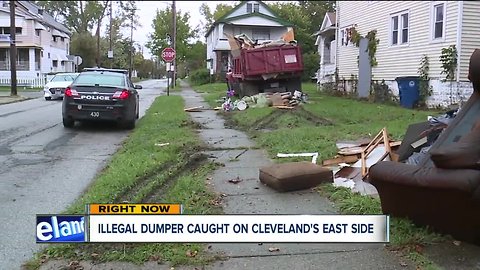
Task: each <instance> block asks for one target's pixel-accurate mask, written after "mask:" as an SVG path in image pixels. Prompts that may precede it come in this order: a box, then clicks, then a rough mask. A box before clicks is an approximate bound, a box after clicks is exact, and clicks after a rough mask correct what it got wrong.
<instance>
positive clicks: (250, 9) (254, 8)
mask: <svg viewBox="0 0 480 270" xmlns="http://www.w3.org/2000/svg"><path fill="white" fill-rule="evenodd" d="M253 12H260V4H258V3H256V4H252V3H247V13H253Z"/></svg>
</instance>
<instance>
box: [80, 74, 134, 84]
mask: <svg viewBox="0 0 480 270" xmlns="http://www.w3.org/2000/svg"><path fill="white" fill-rule="evenodd" d="M74 85H77V86H93V87H95V86H97V87H124V86H125V79H124V78H123V75H120V76H119V74H107V73H103V74H102V73H84V74H80V75H79V76H78V77H77V79H76V80H75V82H74Z"/></svg>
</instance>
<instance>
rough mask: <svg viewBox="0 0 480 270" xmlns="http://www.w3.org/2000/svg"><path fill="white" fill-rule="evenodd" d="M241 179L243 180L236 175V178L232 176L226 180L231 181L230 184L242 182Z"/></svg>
mask: <svg viewBox="0 0 480 270" xmlns="http://www.w3.org/2000/svg"><path fill="white" fill-rule="evenodd" d="M242 181H243V180H242V179H240V177H238V176H237V177H236V178H233V179H230V180H228V182H229V183H232V184H238V183H240V182H242Z"/></svg>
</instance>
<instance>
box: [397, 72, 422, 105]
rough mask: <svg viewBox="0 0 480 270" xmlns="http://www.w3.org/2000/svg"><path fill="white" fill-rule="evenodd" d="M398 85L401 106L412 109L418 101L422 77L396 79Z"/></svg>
mask: <svg viewBox="0 0 480 270" xmlns="http://www.w3.org/2000/svg"><path fill="white" fill-rule="evenodd" d="M395 81H397V84H398V91H399V96H400V106H402V107H404V108H409V109H412V108H413V107H414V106H415V103H416V102H417V101H418V99H419V97H420V94H419V83H420V77H418V76H408V77H397V78H395Z"/></svg>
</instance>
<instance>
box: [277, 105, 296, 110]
mask: <svg viewBox="0 0 480 270" xmlns="http://www.w3.org/2000/svg"><path fill="white" fill-rule="evenodd" d="M272 107H274V108H277V109H289V110H290V109H295V107H292V106H284V105H276V106H272Z"/></svg>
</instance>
